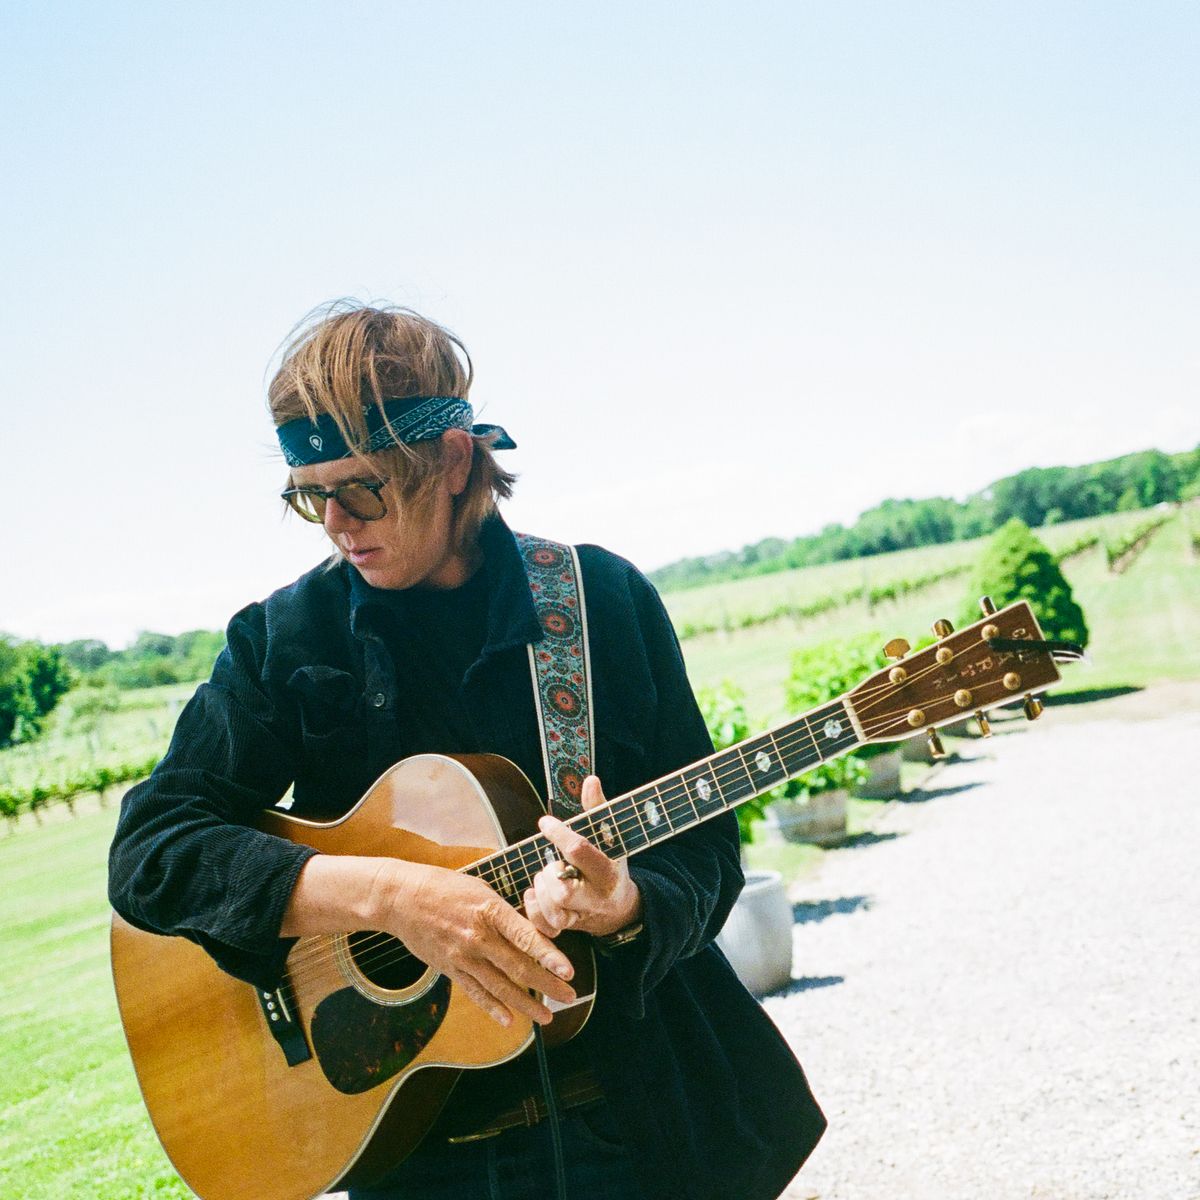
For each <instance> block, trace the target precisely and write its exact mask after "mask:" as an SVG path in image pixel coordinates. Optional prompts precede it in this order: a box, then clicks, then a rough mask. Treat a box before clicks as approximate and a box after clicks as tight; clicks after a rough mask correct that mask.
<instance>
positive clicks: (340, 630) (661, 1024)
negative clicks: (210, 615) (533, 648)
mask: <svg viewBox="0 0 1200 1200" xmlns="http://www.w3.org/2000/svg"><path fill="white" fill-rule="evenodd" d="M480 542H481V546H482V549H483V553H484V561H483V567H482V568H481V569H482V570H483V571H485V572H486V576H487V592H488V618H487V637H486V641H485V644H484V646H483V649H482V652H481V654H480V656H479V658H478V659H477V660H476V662H475V663H474V664H472V665H471V666H470V667H469V669H468V670H467V672H466V675H465V677H464V679H463V680H462V681H461V685H460V686H458V687H457V688H455V687H454V686H453V684H452V683H447V682H446V681H445V680H444V679H442V680H440V681H439V679H438V678H437V677H436V675H435V674H433V673H432V672H431V671H430V665H429V661H428V660H429V655H428V652H427V647H424V646H422V645H421V644H420V643H419V642H418V641H417V640H416V639H417V632H416V630H415V629H414V628H410V627H407V626H406V625H405V623H404V621H403V608H402V606H401V608H400V609H399V610H397V609H396V607H395V605H394V600H395V596H394V594H393V595H389V596H387V597H382V596H380V594H379V593H377V592H375V591H374V590H373V589H371V588H370V587H368V586H367V585H366V584H365V583H364V582H363V580H362V578H361V576H360V575H359V574H358V572H357V571H355V570H354V569H353V568H352V567H350V566H349V565H347V564H344V563H343V564H341V565H339V566H338V567H336V568H334V569H333V570H326V569H325V568H323V567H321V568H317V569H316V570H314V571H311V572H309V573H308V574H307V575H304V576H302V577H301V578H300V579H298V580H297V581H296V582H295V583H293V584H291V585H290V586H289V587H286V588H283V589H281V590H280V591H278V592H276V593H274V594H273V595H272V596H270V597H269V598H268V599H267V600H266V601H265V602H263V603H260V604H252V605H250V606H249V607H247V608H245V609H243V610H242V611H241V612H239V613H238V614H237V615H236V616H235V617H234V618H233V620H232V621H231V623H230V625H229V629H228V645H227V647H226V650H225V651H224V652H223V653H222V655H221V657H220V658H219V660H218V662H217V664H216V667H215V669H214V671H213V675H212V679H211V680H210V681H209V682H208V683H205V684H203V685H201V687H200V688H199V689H198V690H197V692H196V695H195V697H194V698H193V699H192V701H191V702H190V703H189V704H188V706H187V707H186V708H185V709H184V711H183V713H182V714H181V716H180V719H179V723H178V725H177V727H176V730H175V735H174V737H173V739H172V742H171V746H170V749H169V750H168V752H167V755H166V757H165V758H164V759H163V761H162V762H161V763H160V765H159V766H158V768H157V769H156V770H155V772H154V774H153V775H152V776H151V777H150V779H148V780H147V781H145V782H144V783H142V784H140V785H139V786H137V787H136V788H133V789H131V791H130V792H129V793H128V794H127V796H126V798H125V801H124V803H123V805H122V812H121V818H120V821H119V823H118V827H117V832H116V837H115V839H114V842H113V847H112V851H111V856H110V895H111V899H112V903H113V906H114V908H116V909H117V911H118V912H120V913H121V914H122V915H123V916H124V917H125V918H126V919H127V920H129V921H131V922H132V923H133V924H135V925H138V926H140V927H142V928H146V929H149V930H152V931H154V932H158V933H166V934H180V935H182V936H185V937H189V938H191V939H192V940H194V941H196V942H198V943H199V944H200V945H202V946H203V947H204V948H205V949H206V950H207V951H208V952H209V953H210V954H211V955H212V956H213V958H214V959H215V960H216V961H217V962H218V963H219V964H220V966H221V967H223V968H224V969H225V970H226V971H228V972H229V973H231V974H233V975H235V976H237V977H239V978H242V979H245V980H247V981H248V982H251V983H254V984H256V985H259V986H263V987H272V986H274V984H275V982H276V981H277V979H278V976H279V975H280V973H281V971H282V968H283V966H284V962H285V960H286V957H287V953H288V950H289V948H290V945H291V943H290V941H288V940H287V939H284V938H281V937H280V935H279V928H280V924H281V922H282V918H283V913H284V909H285V908H286V906H287V902H288V898H289V896H290V894H291V891H292V888H293V886H294V884H295V880H296V876H297V875H298V874H299V871H300V868H301V867H302V866H303V864H304V862H305V861H307V859H308V858H309V857H310V856H311V855H312V854H313V853H315V851H313V850H311V849H310V848H308V847H305V846H301V845H296V844H293V843H289V842H285V841H282V840H280V839H278V838H275V837H272V836H270V835H268V834H264V833H261V832H259V831H258V830H256V829H254V828H253V827H252V825H253V822H254V820H255V817H256V814H257V813H258V812H259V811H261V810H262V809H263V808H267V807H270V806H272V805H274V804H276V803H277V802H278V801H279V799H280V798H281V797H282V796H283V795H284V794H285V792H286V791H287V789H288V787H289V785H290V786H291V787H292V793H293V807H292V810H291V811H292V812H293V813H294V814H295V815H298V816H306V817H311V818H316V819H321V818H330V817H334V816H340V815H341V814H343V813H345V812H346V811H348V810H349V809H350V808H351V807H352V806H353V805H354V804H355V803H356V802H357V801H358V799H359V798H360V797H361V796H362V794H363V793H364V792H365V791H366V790H367V789H368V788H369V786H370V785H371V783H372V782H373V781H374V780H375V779H376V778H378V776H379V775H380V774H382V773H383V771H384V770H386V769H387V768H388V767H389V766H391V765H392V764H393V763H395V762H397V761H398V760H399V759H401V758H404V757H407V756H408V755H411V754H416V753H422V752H430V751H436V752H441V753H472V752H480V751H488V752H491V753H496V754H502V755H504V756H505V757H506V758H509V759H511V760H512V761H513V762H515V763H516V764H517V765H518V766H519V767H521V769H522V770H523V771H524V772H525V774H526V776H527V777H528V778H529V779H530V780H534V781H539V782H538V784H537V786H538V788H539V791H541V790H542V789H543V788H544V783H543V782H540V781H543V780H544V771H543V769H542V765H541V751H540V740H539V736H538V728H537V716H536V709H535V705H534V699H533V689H532V683H531V679H530V671H529V666H528V659H527V652H526V646H527V645H528V643H530V642H535V641H538V640H540V638H541V637H542V636H543V635H542V630H541V626H540V624H539V622H538V618H537V614H536V611H535V608H534V604H533V598H532V595H531V593H530V590H529V586H528V582H527V579H526V576H525V571H524V567H523V564H522V562H521V558H520V553H519V551H518V548H517V546H516V543H515V540H514V538H513V535H512V533H511V532H510V531H509V529H508V528H507V526H506V525H505V524H504V523H503V521H501V520H500V519H499V518H493V519H492V520H490V521H488V522H487V523H486V524H485V526H484V528H483V530H482V531H481V535H480ZM579 555H580V565H581V568H582V572H583V580H584V593H585V597H586V602H587V610H588V625H589V646H590V654H591V665H592V680H593V691H594V706H595V711H594V719H595V727H596V773H597V774H598V775H599V776H600V779H601V781H602V782H603V784H604V787H605V791H606V793H607V795H609V796H616V795H619V794H622V793H624V792H626V791H630V790H632V789H634V788H636V787H638V786H640V785H642V784H643V783H646V782H648V781H649V780H652V779H655V778H657V777H659V776H661V775H664V774H668V773H670V772H673V771H676V770H678V769H680V768H682V767H684V766H686V765H687V764H688V763H690V762H693V761H695V760H696V759H698V758H702V757H704V756H705V755H707V754H709V753H710V752H711V749H712V746H711V742H710V741H709V738H708V733H707V730H706V729H705V725H704V721H703V719H702V717H701V715H700V713H699V710H698V708H697V706H696V702H695V699H694V697H693V695H692V691H691V688H690V685H689V684H688V681H687V676H686V672H685V670H684V665H683V660H682V656H681V654H680V651H679V645H678V642H677V641H676V639H675V635H674V632H673V630H672V628H671V625H670V622H669V620H668V618H667V615H666V613H665V611H664V610H663V607H662V604H661V601H660V600H659V598H658V595H657V593H656V592H655V591H654V588H653V587H652V585H651V584H650V583H649V581H647V580H646V579H645V577H644V576H643V575H641V574H640V572H638V571H637V570H636V569H635V568H634V567H632V566H631V565H630V564H629V563H627V562H626V561H624V560H623V559H621V558H618V557H617V556H615V555H613V554H610V553H608V552H607V551H605V550H602V549H600V548H599V547H595V546H582V547H580V548H579ZM397 612H399V614H400V616H399V617H397ZM447 739H450V740H451V744H447ZM544 800H545V797H544V795H543V801H544ZM630 871H631V874H632V875H633V878H634V880H635V881H636V883H637V884H638V887H639V889H640V890H641V894H642V901H643V910H644V925H645V930H644V933H643V934H642V935H641V936H640V937H639V938H638V939H636V940H635V941H634V942H632V943H630V944H628V945H626V946H623V947H621V948H620V949H619V950H617V951H615V952H614V953H612V954H610V955H607V956H600V960H599V967H598V970H599V976H598V989H597V993H598V994H597V1001H596V1005H595V1008H594V1010H593V1013H592V1016H591V1018H590V1020H589V1021H588V1023H587V1024H586V1026H585V1027H584V1029H583V1031H582V1032H581V1033H580V1034H579V1039H580V1040H581V1041H582V1043H583V1046H584V1047H585V1048H586V1053H587V1057H588V1058H589V1059H590V1061H591V1063H592V1066H593V1069H594V1070H595V1072H596V1074H597V1075H598V1077H599V1078H600V1080H601V1083H602V1084H603V1086H604V1088H605V1091H606V1093H607V1095H608V1098H609V1103H610V1105H611V1107H612V1109H613V1111H614V1113H615V1115H616V1117H617V1119H618V1121H619V1123H620V1125H621V1128H622V1130H623V1133H624V1135H625V1138H626V1141H627V1142H628V1144H629V1145H630V1147H631V1150H632V1151H633V1156H634V1161H635V1163H636V1164H637V1167H638V1170H639V1173H640V1176H641V1179H642V1183H643V1186H644V1188H645V1191H646V1194H647V1196H649V1197H651V1198H652V1200H676V1198H678V1200H685V1198H686V1200H772V1198H773V1197H775V1196H777V1195H778V1194H779V1193H780V1192H782V1191H783V1189H784V1188H785V1187H786V1185H787V1183H788V1182H789V1180H790V1179H791V1178H792V1176H793V1175H794V1174H795V1172H796V1171H797V1170H798V1169H799V1167H800V1165H801V1163H802V1162H803V1161H804V1159H805V1158H806V1157H807V1156H808V1154H809V1153H810V1152H811V1150H812V1148H813V1146H814V1145H815V1144H816V1142H817V1140H818V1138H819V1137H820V1135H821V1133H822V1131H823V1129H824V1127H825V1121H824V1118H823V1116H822V1115H821V1112H820V1109H819V1108H818V1107H817V1104H816V1102H815V1101H814V1099H813V1097H812V1094H811V1092H810V1091H809V1088H808V1085H807V1082H806V1080H805V1078H804V1074H803V1071H802V1070H801V1069H800V1066H799V1064H798V1063H797V1062H796V1060H795V1058H794V1057H793V1055H792V1053H791V1051H790V1049H789V1048H788V1046H787V1044H786V1043H785V1042H784V1040H783V1038H782V1037H781V1036H780V1034H779V1032H778V1031H777V1030H776V1029H775V1027H774V1025H773V1024H772V1023H771V1021H770V1020H769V1018H768V1017H767V1016H766V1014H765V1013H764V1012H763V1010H762V1009H761V1007H760V1006H759V1005H758V1004H757V1002H756V1001H755V1000H754V999H753V998H752V997H751V996H750V995H749V993H748V992H747V991H746V990H745V988H744V987H743V986H742V985H741V983H740V982H739V981H738V979H737V977H736V976H735V975H734V973H733V971H732V970H731V968H730V967H729V965H728V963H727V962H726V961H725V959H724V957H723V956H722V955H721V953H720V951H719V950H718V949H717V947H716V946H715V944H714V942H713V939H714V938H715V936H716V934H717V932H718V931H719V929H720V927H721V925H722V924H723V923H724V921H725V918H726V916H727V915H728V913H729V910H730V908H731V907H732V905H733V903H734V900H735V899H736V897H737V894H738V892H739V891H740V889H741V886H742V882H743V881H742V873H741V868H740V864H739V849H738V838H737V824H736V821H735V820H734V818H733V816H732V815H731V814H726V815H725V816H723V817H719V818H716V819H714V820H711V821H708V822H705V823H704V824H701V825H698V826H694V827H693V828H692V829H690V830H687V831H686V832H683V833H681V834H679V835H678V836H676V837H675V838H672V839H671V840H670V841H667V842H663V843H659V844H658V845H656V846H654V847H651V848H649V849H647V850H645V851H643V852H642V853H640V854H638V855H636V856H635V857H634V858H632V859H631V860H630Z"/></svg>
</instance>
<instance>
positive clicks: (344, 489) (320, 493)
mask: <svg viewBox="0 0 1200 1200" xmlns="http://www.w3.org/2000/svg"><path fill="white" fill-rule="evenodd" d="M389 482H390V481H389V480H387V479H377V480H373V481H371V482H367V481H366V480H360V479H356V480H354V481H353V482H351V483H343V484H341V485H340V486H339V487H335V488H317V487H298V488H288V490H287V491H286V492H281V493H280V495H281V497H282V499H284V500H286V501H287V502H288V504H289V505H290V506H291V507H292V509H293V511H295V512H297V513H299V515H300V516H302V517H303V518H304V519H305V520H306V521H314V522H320V521H324V520H325V507H326V505H327V504H328V503H329V501H330V500H336V501H337V502H338V504H339V505H341V507H342V508H343V509H344V510H345V511H346V512H347V513H348V514H349V515H350V516H352V517H355V518H357V519H358V520H359V521H378V520H379V518H380V517H386V516H387V505H386V504H384V502H383V497H382V496H380V494H379V493H380V492H381V491H383V489H384V488H385V487H386V486H387V485H388V483H389Z"/></svg>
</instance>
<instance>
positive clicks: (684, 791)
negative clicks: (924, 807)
mask: <svg viewBox="0 0 1200 1200" xmlns="http://www.w3.org/2000/svg"><path fill="white" fill-rule="evenodd" d="M835 703H839V704H840V701H837V702H835ZM807 720H808V718H807V717H806V716H802V717H799V718H797V720H796V721H795V722H792V723H790V724H791V727H792V732H791V733H790V734H789V736H788V738H787V739H786V742H785V743H784V745H785V746H786V748H780V743H779V742H778V741H777V740H776V737H775V735H776V734H777V733H778V732H779V730H773V731H770V732H768V733H765V734H760V735H759V736H757V737H755V738H751V739H747V741H746V742H745V743H742V744H741V747H746V748H749V747H751V746H754V745H756V744H758V743H765V742H768V741H769V742H771V743H772V744H773V745H775V747H776V750H777V753H778V754H779V756H780V758H781V759H783V758H785V757H786V756H790V755H792V754H793V753H794V752H795V751H796V750H797V748H800V747H802V745H803V744H804V743H806V742H807V743H811V744H812V745H813V747H814V748H815V738H814V737H813V734H812V731H811V729H809V728H808V726H807ZM741 747H730V748H729V750H726V751H721V752H719V753H718V754H715V755H713V756H711V757H710V758H709V759H707V760H702V761H701V763H699V764H693V766H691V767H688V768H685V771H684V772H680V773H677V774H676V775H675V776H670V777H668V778H667V779H666V780H664V781H663V782H662V783H661V784H658V785H655V786H653V787H650V788H645V787H643V788H636V789H634V791H632V792H629V793H626V794H625V795H623V796H617V797H614V799H613V800H611V801H609V802H608V804H607V805H605V806H604V807H603V808H599V809H592V810H589V811H588V812H584V813H579V814H576V815H575V816H573V817H571V818H570V820H569V821H568V822H567V823H568V824H570V825H572V828H576V825H575V824H574V823H579V824H584V823H587V824H590V825H592V826H593V836H592V837H591V838H589V840H591V841H595V836H594V826H595V825H596V824H597V823H599V824H602V823H603V820H604V818H605V817H608V818H609V819H610V820H611V821H612V822H613V824H614V825H615V827H616V831H617V836H618V838H619V840H620V842H621V845H622V849H623V850H624V851H625V855H628V854H629V853H630V852H629V851H628V850H625V845H626V843H627V842H628V841H630V840H632V839H631V835H632V834H633V833H634V832H635V831H638V832H640V834H641V835H642V836H643V837H644V838H645V844H646V845H649V844H651V843H652V842H653V841H654V840H655V839H654V838H653V837H652V836H651V834H650V832H649V831H648V830H647V829H646V826H645V824H644V822H643V821H642V818H641V815H640V814H639V812H638V810H637V804H638V803H644V802H646V801H649V800H650V799H651V798H652V796H653V795H655V794H657V796H658V799H659V801H660V811H661V809H662V808H664V807H665V808H666V810H667V816H666V821H667V826H668V830H671V831H673V830H674V825H675V821H674V820H672V818H673V817H676V818H677V817H678V816H680V815H687V814H689V812H690V813H691V814H694V815H695V817H696V818H699V817H700V810H699V808H697V806H696V803H695V801H694V800H692V799H691V795H690V791H689V789H688V786H687V781H686V779H685V778H684V776H685V774H686V773H687V772H696V777H697V778H699V777H701V776H707V775H712V776H713V778H714V779H715V780H717V785H716V786H717V792H718V794H721V793H722V792H723V787H724V786H727V785H728V784H729V783H730V782H731V781H732V780H733V778H734V777H736V776H739V775H741V776H744V777H745V778H746V779H747V780H748V781H750V782H753V775H752V774H751V772H750V768H749V765H748V764H747V763H746V761H745V759H744V757H743V755H744V750H743V749H742V748H741ZM818 754H819V751H818ZM720 759H726V760H727V761H726V762H723V763H719V762H718V760H720ZM817 761H818V762H819V761H822V759H820V758H818V760H817ZM705 763H709V764H712V765H713V766H718V765H719V766H720V768H721V769H720V771H717V770H711V771H709V772H703V771H697V767H700V766H702V765H704V764H705ZM811 765H813V766H816V765H817V762H814V763H813V764H811ZM784 767H785V772H786V773H785V774H783V775H781V776H780V778H779V780H778V782H779V783H783V782H785V781H786V780H787V779H788V778H789V777H790V775H791V774H799V773H801V772H800V771H799V770H798V771H791V770H790V769H788V768H787V767H786V763H785V764H784ZM776 769H778V768H776ZM747 798H749V797H747ZM701 803H702V804H703V801H702V802H701ZM725 807H726V805H725V802H724V800H722V804H721V809H720V810H713V812H712V813H711V815H714V816H715V815H716V813H717V811H724V809H725ZM622 810H623V811H622ZM593 818H594V820H593ZM576 831H577V832H578V829H576ZM636 848H637V849H641V848H643V847H642V846H638V847H636ZM546 849H553V843H551V842H550V841H549V839H548V838H546V837H545V836H544V835H542V834H537V835H533V836H531V837H528V838H524V839H522V840H521V841H518V842H514V843H512V844H511V845H510V846H507V847H504V848H503V849H501V850H499V851H497V852H496V854H495V855H493V856H491V858H492V859H494V858H505V857H508V856H509V855H511V854H512V853H513V852H516V855H517V858H518V860H519V866H520V869H521V870H522V871H523V872H524V873H525V874H526V875H527V876H528V877H529V880H530V882H532V877H533V875H534V874H536V873H537V871H540V870H541V869H542V867H543V866H545V865H546V864H545V861H544V859H543V858H542V856H541V853H540V851H542V850H546ZM489 861H490V860H484V863H485V869H484V870H483V871H481V872H479V873H478V874H477V876H476V877H478V878H483V879H484V882H488V883H491V884H492V885H493V886H494V887H495V890H496V891H497V892H499V893H500V894H501V896H502V898H505V899H507V896H506V895H505V892H506V891H507V889H504V888H502V887H500V886H497V885H499V884H500V882H501V875H500V872H501V871H504V870H505V868H504V867H491V868H488V867H486V863H487V862H489ZM556 861H557V859H556ZM471 865H475V864H471ZM514 865H516V864H514ZM534 868H536V870H535V869H534ZM460 870H463V871H467V870H469V868H468V867H464V868H460ZM518 890H519V891H520V894H521V895H522V896H523V894H524V888H521V889H518ZM362 932H367V931H362ZM308 936H309V937H313V938H320V939H325V938H336V937H341V936H345V935H344V934H316V935H308ZM350 936H353V934H351V935H350ZM304 940H306V941H307V940H308V938H305V939H304ZM393 941H395V942H399V939H398V938H396V937H395V935H394V934H388V933H382V932H380V933H375V932H374V931H371V932H370V936H369V937H367V938H361V939H359V940H358V941H357V942H356V943H355V947H354V951H355V954H356V956H358V957H359V958H362V957H363V952H364V950H366V949H368V948H370V947H371V946H372V944H373V943H379V942H387V943H389V944H390V943H391V942H393ZM399 944H401V945H403V943H399ZM333 952H336V950H335V951H333ZM333 952H331V951H330V950H329V948H327V947H325V946H323V945H318V946H314V947H313V948H312V950H311V952H309V953H306V954H298V955H297V954H295V953H294V956H293V958H292V959H290V960H289V964H288V966H289V970H292V971H293V972H294V971H295V970H296V969H297V968H300V967H303V966H306V965H309V964H310V963H311V960H312V959H313V958H321V959H326V958H328V957H330V955H331V953H333ZM408 956H409V957H414V958H415V957H416V956H415V955H412V953H411V951H409V952H408ZM373 965H374V966H376V967H377V968H378V966H380V965H382V964H380V963H375V964H373Z"/></svg>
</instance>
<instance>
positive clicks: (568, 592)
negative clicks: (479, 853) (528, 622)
mask: <svg viewBox="0 0 1200 1200" xmlns="http://www.w3.org/2000/svg"><path fill="white" fill-rule="evenodd" d="M516 538H517V545H518V546H519V547H520V550H521V557H522V558H523V559H524V562H525V574H526V575H527V576H528V578H529V589H530V591H531V592H532V593H533V603H534V607H535V609H536V610H537V615H538V620H539V621H540V622H541V626H542V632H543V635H544V636H543V637H542V640H541V641H540V642H532V643H530V645H529V669H530V671H531V672H532V673H533V695H534V700H535V702H536V704H537V714H538V729H539V731H540V733H541V737H542V764H543V766H544V767H545V770H546V795H547V797H548V798H549V804H550V811H551V812H552V813H553V814H554V815H555V816H556V817H561V818H563V819H566V818H567V817H571V816H574V815H575V814H576V813H580V812H582V811H583V805H582V802H581V795H582V792H583V781H584V779H586V778H587V776H588V775H590V774H591V773H592V763H593V762H594V761H595V744H596V734H595V725H594V721H593V717H592V669H591V660H590V658H589V656H588V632H587V607H586V605H585V604H584V599H583V576H582V574H581V572H580V570H579V556H578V555H577V554H576V553H575V547H574V546H561V545H559V544H558V543H557V542H548V541H546V540H545V539H544V538H538V537H533V536H532V535H530V534H527V533H518V534H517V535H516Z"/></svg>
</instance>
